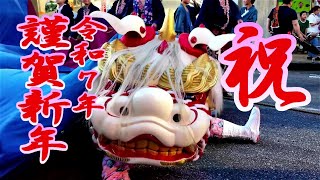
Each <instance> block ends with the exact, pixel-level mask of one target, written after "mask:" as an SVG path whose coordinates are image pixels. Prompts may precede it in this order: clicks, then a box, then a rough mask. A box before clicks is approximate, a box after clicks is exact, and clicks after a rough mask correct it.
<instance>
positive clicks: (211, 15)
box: [195, 0, 240, 33]
mask: <svg viewBox="0 0 320 180" xmlns="http://www.w3.org/2000/svg"><path fill="white" fill-rule="evenodd" d="M229 6H230V12H229V13H230V14H229V15H230V16H229V17H230V19H229V24H228V26H227V27H226V29H225V31H226V33H230V32H232V30H233V28H234V27H235V26H236V25H237V24H238V20H239V19H240V11H239V7H238V5H237V4H235V2H233V0H229ZM226 22H227V16H226V15H225V14H224V11H223V9H222V6H221V5H220V2H219V0H204V1H203V4H202V6H201V9H200V13H199V16H198V19H197V20H196V24H195V27H198V26H199V25H200V24H204V25H205V26H206V27H207V28H208V29H210V30H213V29H216V28H221V27H223V26H224V24H225V23H226Z"/></svg>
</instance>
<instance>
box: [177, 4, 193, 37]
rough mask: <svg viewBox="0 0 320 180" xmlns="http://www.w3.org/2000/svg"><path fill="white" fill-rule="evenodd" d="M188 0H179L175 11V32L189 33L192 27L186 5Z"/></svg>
mask: <svg viewBox="0 0 320 180" xmlns="http://www.w3.org/2000/svg"><path fill="white" fill-rule="evenodd" d="M189 3H190V0H181V4H180V6H179V7H178V8H177V10H176V12H175V18H174V19H175V31H176V33H177V34H181V33H190V32H191V30H192V29H193V25H192V21H191V18H190V12H189V9H188V8H187V5H188V4H189Z"/></svg>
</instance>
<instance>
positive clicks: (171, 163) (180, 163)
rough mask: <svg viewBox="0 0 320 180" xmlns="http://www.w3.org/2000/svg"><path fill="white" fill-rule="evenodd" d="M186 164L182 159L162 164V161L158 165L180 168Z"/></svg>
mask: <svg viewBox="0 0 320 180" xmlns="http://www.w3.org/2000/svg"><path fill="white" fill-rule="evenodd" d="M186 162H187V160H186V159H182V160H180V161H177V162H163V161H161V162H160V164H161V166H181V165H183V164H185V163H186Z"/></svg>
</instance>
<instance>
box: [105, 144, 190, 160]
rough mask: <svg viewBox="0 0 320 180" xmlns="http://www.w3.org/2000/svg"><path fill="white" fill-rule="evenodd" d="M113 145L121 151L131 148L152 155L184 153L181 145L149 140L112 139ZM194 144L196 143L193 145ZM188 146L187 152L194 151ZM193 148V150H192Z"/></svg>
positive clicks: (135, 151) (136, 151) (130, 149)
mask: <svg viewBox="0 0 320 180" xmlns="http://www.w3.org/2000/svg"><path fill="white" fill-rule="evenodd" d="M111 146H112V147H113V148H114V149H116V150H119V151H125V150H129V151H132V152H134V153H143V154H145V153H149V154H151V155H155V156H156V155H163V156H174V155H179V154H181V153H182V150H183V148H181V147H163V146H159V145H158V144H157V143H155V142H153V141H149V140H139V141H136V142H131V143H126V142H121V141H111ZM191 146H194V145H191ZM186 148H187V150H186V151H187V152H189V153H193V152H194V151H192V150H195V148H188V147H186ZM190 149H191V150H190Z"/></svg>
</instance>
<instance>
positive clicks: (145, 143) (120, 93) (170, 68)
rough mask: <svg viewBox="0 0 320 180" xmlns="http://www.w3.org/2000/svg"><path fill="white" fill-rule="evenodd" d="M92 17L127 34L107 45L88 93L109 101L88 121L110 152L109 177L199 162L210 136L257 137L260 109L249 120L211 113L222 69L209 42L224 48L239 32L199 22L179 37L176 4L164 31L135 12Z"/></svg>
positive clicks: (217, 104) (218, 93)
mask: <svg viewBox="0 0 320 180" xmlns="http://www.w3.org/2000/svg"><path fill="white" fill-rule="evenodd" d="M91 16H93V17H95V18H104V19H105V20H107V21H108V23H110V25H111V26H112V27H113V28H114V29H115V30H116V31H117V32H118V33H119V34H120V35H123V36H122V37H121V38H120V39H115V40H113V41H111V42H109V43H106V44H104V45H103V47H102V48H104V49H105V50H106V57H105V59H104V60H102V61H100V62H99V63H98V64H99V65H98V67H97V68H96V69H97V70H98V71H99V73H100V74H99V77H98V78H97V79H96V80H95V82H94V88H93V90H92V91H91V92H90V93H92V94H96V95H97V96H98V98H97V101H96V103H97V104H100V105H103V106H104V107H105V109H95V110H93V115H92V117H91V119H90V122H91V124H92V127H91V129H93V131H92V132H93V133H92V134H93V135H92V138H93V140H94V142H96V143H97V144H98V146H99V147H100V149H102V150H103V151H105V153H106V157H105V159H104V163H103V174H102V176H103V179H129V174H128V171H129V168H130V166H129V165H134V164H149V165H155V166H165V167H167V166H176V165H183V164H185V163H186V162H189V161H195V160H198V159H199V158H200V157H201V156H202V155H203V153H204V149H205V146H206V144H207V142H208V138H209V137H219V138H240V139H248V140H251V141H253V142H255V143H256V142H258V140H259V134H260V132H259V127H260V111H259V109H258V108H257V107H254V108H253V109H252V112H251V114H250V117H249V120H248V121H247V123H246V124H245V125H244V126H239V125H236V124H233V123H231V122H229V121H227V120H222V119H219V118H214V117H212V116H211V112H210V111H211V110H215V111H217V112H221V110H222V102H223V100H222V87H221V84H220V82H219V81H220V78H221V68H220V65H219V62H218V61H217V60H216V59H214V58H212V57H210V56H209V55H208V54H207V52H206V48H205V47H203V46H208V47H209V48H210V49H212V50H213V51H218V50H219V49H221V48H222V47H223V46H224V45H225V44H226V43H228V42H229V41H231V40H232V39H233V38H234V37H235V35H234V34H224V35H221V36H214V35H213V34H212V32H211V31H209V30H208V29H206V28H204V27H199V28H195V29H194V30H193V31H192V32H191V33H190V34H186V33H184V34H181V35H180V36H179V39H176V35H175V33H174V25H173V21H174V20H173V13H171V11H170V10H169V12H168V14H167V16H166V18H165V21H164V25H163V26H162V28H161V30H160V34H159V36H156V35H155V32H154V29H153V28H150V27H146V25H145V24H144V21H143V20H142V19H140V18H139V17H137V16H134V15H129V16H126V17H125V18H123V19H121V20H120V19H118V18H116V17H114V16H113V15H111V14H107V13H103V12H94V13H92V14H91ZM129 22H130V24H131V26H130V27H129V26H127V24H128V23H129ZM197 45H198V46H197Z"/></svg>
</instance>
